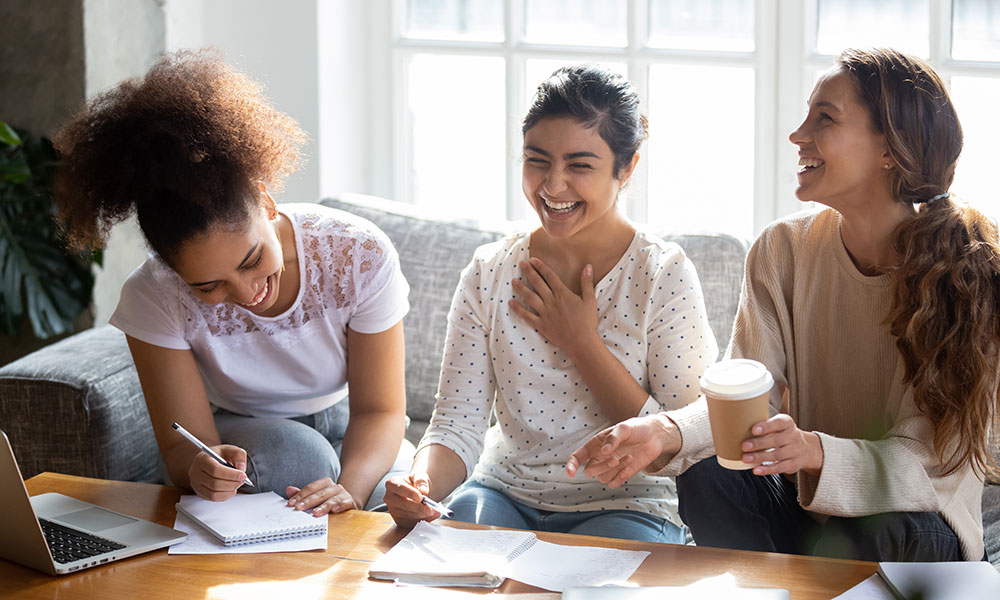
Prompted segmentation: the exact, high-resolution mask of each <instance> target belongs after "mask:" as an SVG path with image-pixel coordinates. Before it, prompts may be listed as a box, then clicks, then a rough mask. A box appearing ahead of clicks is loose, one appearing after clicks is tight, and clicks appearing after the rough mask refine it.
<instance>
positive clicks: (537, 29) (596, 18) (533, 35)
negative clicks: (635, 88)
mask: <svg viewBox="0 0 1000 600" xmlns="http://www.w3.org/2000/svg"><path fill="white" fill-rule="evenodd" d="M524 39H525V41H527V42H531V43H535V44H569V45H572V46H618V47H624V46H626V45H627V44H628V36H627V32H626V26H625V0H562V1H560V2H556V1H555V0H524Z"/></svg>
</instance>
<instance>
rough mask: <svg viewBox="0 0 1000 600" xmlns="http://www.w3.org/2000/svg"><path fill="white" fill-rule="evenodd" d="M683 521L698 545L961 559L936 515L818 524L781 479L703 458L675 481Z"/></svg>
mask: <svg viewBox="0 0 1000 600" xmlns="http://www.w3.org/2000/svg"><path fill="white" fill-rule="evenodd" d="M677 497H678V501H679V503H680V506H679V509H680V515H681V519H683V520H684V523H685V524H687V526H688V527H689V528H690V529H691V534H692V535H693V536H694V541H695V543H696V544H698V545H699V546H714V547H717V548H731V549H734V550H758V551H762V552H784V553H789V554H806V555H813V556H827V557H831V558H850V559H856V560H869V561H925V562H933V561H950V560H962V552H961V547H960V546H959V541H958V536H957V535H955V532H954V531H953V530H952V529H951V527H949V526H948V524H947V523H945V521H944V519H942V518H941V516H940V515H939V514H937V513H932V512H894V513H882V514H877V515H871V516H866V517H855V518H846V517H830V518H829V519H828V520H827V521H826V523H824V524H820V523H817V522H816V521H815V520H814V519H812V518H811V517H810V516H809V514H808V513H807V512H806V511H805V510H803V509H802V507H801V506H799V503H798V492H797V490H796V488H795V485H794V484H793V483H792V482H791V481H789V480H788V479H786V478H785V477H782V476H780V475H765V476H761V475H754V474H753V472H752V471H750V470H746V471H732V470H729V469H726V468H723V467H722V466H720V465H719V463H718V462H717V461H716V460H715V457H714V456H713V457H711V458H707V459H705V460H703V461H701V462H699V463H698V464H696V465H694V466H693V467H691V468H690V469H688V470H687V471H686V472H685V473H684V474H683V475H680V476H679V477H678V478H677Z"/></svg>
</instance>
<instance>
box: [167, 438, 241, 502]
mask: <svg viewBox="0 0 1000 600" xmlns="http://www.w3.org/2000/svg"><path fill="white" fill-rule="evenodd" d="M171 427H173V428H174V429H176V430H177V433H179V434H181V435H182V436H184V439H186V440H187V441H189V442H191V443H192V444H193V445H194V446H195V447H196V448H198V449H199V450H201V451H202V452H204V453H205V454H206V455H208V456H209V457H210V458H212V459H213V460H215V461H216V462H217V463H219V464H220V465H222V466H224V467H229V468H230V469H235V468H236V467H235V466H234V465H232V464H231V463H230V462H229V461H227V460H226V459H224V458H222V457H221V456H219V455H218V454H216V453H215V451H214V450H212V449H211V448H209V447H208V446H207V445H205V443H204V442H202V441H201V440H199V439H198V438H196V437H195V436H194V435H192V434H191V433H190V432H189V431H188V430H186V429H184V428H183V427H181V426H180V425H178V424H177V423H174V424H173V425H171ZM243 483H244V484H245V485H249V486H250V487H254V485H253V482H252V481H250V478H249V477H247V476H246V475H244V477H243Z"/></svg>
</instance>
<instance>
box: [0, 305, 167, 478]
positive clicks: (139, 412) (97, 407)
mask: <svg viewBox="0 0 1000 600" xmlns="http://www.w3.org/2000/svg"><path fill="white" fill-rule="evenodd" d="M81 365H84V366H85V368H81ZM0 398H2V401H0V429H3V430H4V431H5V432H6V433H7V436H8V437H9V438H10V441H11V446H13V448H14V454H15V455H16V456H17V462H18V465H19V466H20V467H21V475H22V476H24V477H25V478H27V477H31V476H33V475H36V474H38V473H40V472H42V471H54V472H58V473H71V474H73V475H83V476H86V477H97V478H101V479H121V480H130V481H150V482H158V481H160V480H161V468H160V463H161V460H160V453H159V449H158V448H157V446H156V440H155V438H154V437H153V427H152V425H150V422H149V414H148V413H147V412H146V403H145V401H144V399H143V396H142V390H141V388H140V386H139V376H138V375H137V373H136V371H135V366H134V365H133V363H132V357H131V355H130V354H129V351H128V345H127V344H126V343H125V336H124V334H122V333H121V332H120V331H118V330H117V329H115V328H113V327H111V326H109V325H106V326H103V327H99V328H97V329H91V330H88V331H85V332H83V333H79V334H77V335H74V336H72V337H69V338H67V339H65V340H62V341H60V342H58V343H56V344H53V345H51V346H48V347H46V348H43V349H42V350H40V351H38V352H34V353H32V354H29V355H28V356H25V357H23V358H21V359H19V360H16V361H14V362H12V363H10V364H8V365H6V366H4V367H3V368H2V369H0Z"/></svg>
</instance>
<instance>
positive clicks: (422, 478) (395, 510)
mask: <svg viewBox="0 0 1000 600" xmlns="http://www.w3.org/2000/svg"><path fill="white" fill-rule="evenodd" d="M430 488H431V484H430V477H429V476H428V475H427V473H411V474H409V475H395V476H393V477H390V478H389V480H388V481H386V483H385V497H384V498H383V500H384V501H385V504H386V507H387V508H388V509H389V515H391V516H392V520H393V521H395V522H396V524H397V525H399V526H400V527H413V526H414V525H416V524H417V523H418V522H419V521H433V520H434V519H437V518H439V517H450V516H452V514H453V513H452V511H451V510H450V509H449V508H448V507H446V506H444V505H443V504H441V503H440V502H437V501H435V500H432V499H431V498H430V497H429V494H430Z"/></svg>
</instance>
